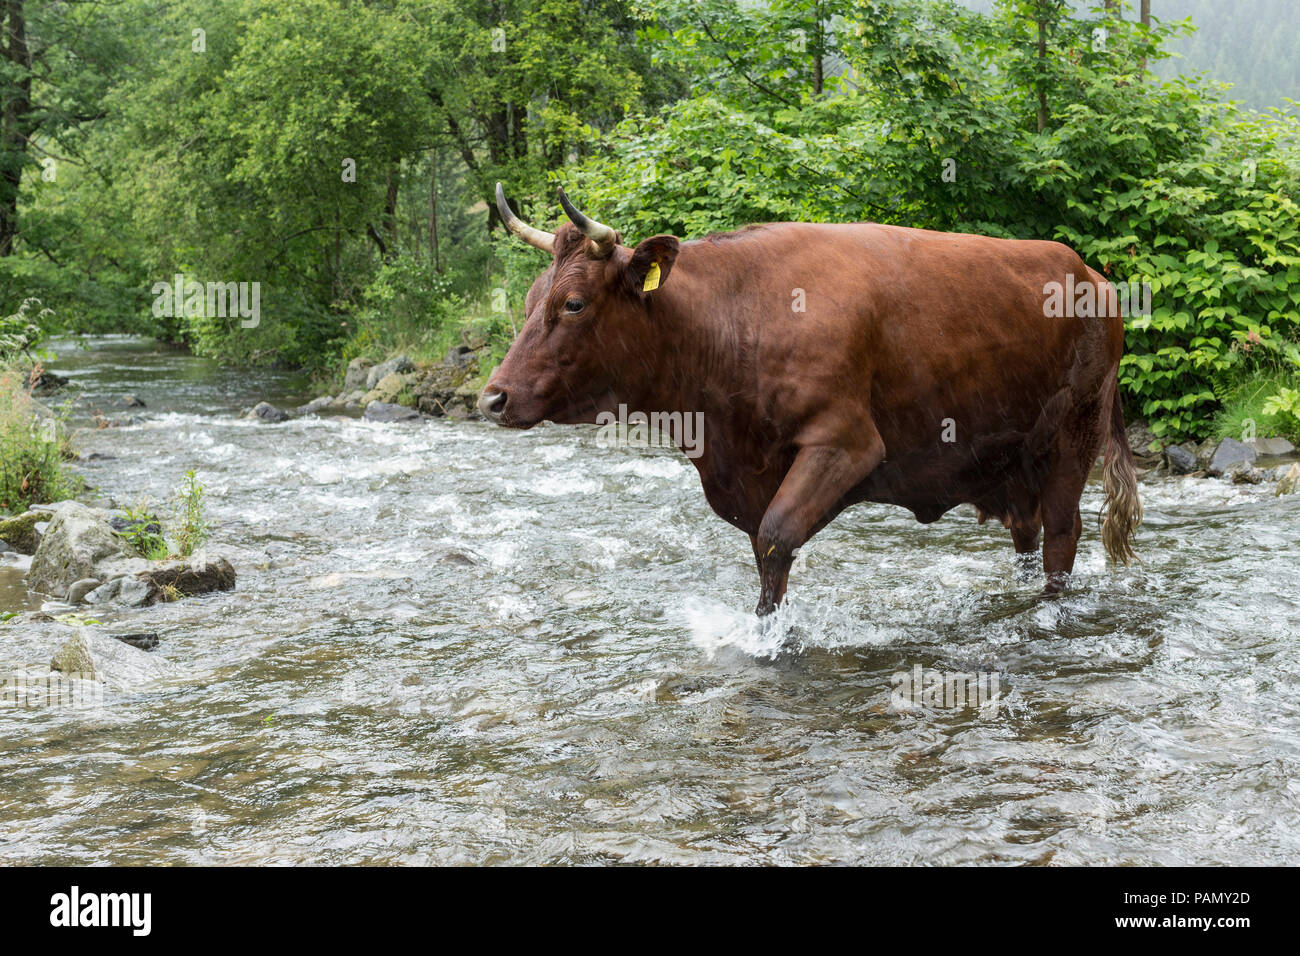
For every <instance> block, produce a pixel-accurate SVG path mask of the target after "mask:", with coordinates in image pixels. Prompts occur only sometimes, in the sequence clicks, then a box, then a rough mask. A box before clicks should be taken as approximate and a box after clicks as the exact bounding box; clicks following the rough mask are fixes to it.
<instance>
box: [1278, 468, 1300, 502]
mask: <svg viewBox="0 0 1300 956" xmlns="http://www.w3.org/2000/svg"><path fill="white" fill-rule="evenodd" d="M1296 492H1300V462H1296V463H1295V464H1293V465H1292V466H1291V467H1290V468H1289V469H1287V472H1286V474H1284V475H1283V476H1282V477H1281V478H1280V479H1279V480H1278V483H1277V494H1279V495H1293V494H1295V493H1296Z"/></svg>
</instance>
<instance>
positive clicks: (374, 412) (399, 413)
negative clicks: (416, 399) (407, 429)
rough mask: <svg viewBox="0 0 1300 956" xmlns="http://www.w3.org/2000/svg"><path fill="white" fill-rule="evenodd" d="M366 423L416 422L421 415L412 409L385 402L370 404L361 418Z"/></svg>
mask: <svg viewBox="0 0 1300 956" xmlns="http://www.w3.org/2000/svg"><path fill="white" fill-rule="evenodd" d="M362 417H364V418H365V420H366V421H368V422H418V421H420V418H421V415H420V413H419V412H417V411H416V410H415V409H414V408H407V407H406V406H405V405H393V404H390V403H387V402H371V403H370V404H368V405H367V406H366V411H365V414H364V415H363V416H362Z"/></svg>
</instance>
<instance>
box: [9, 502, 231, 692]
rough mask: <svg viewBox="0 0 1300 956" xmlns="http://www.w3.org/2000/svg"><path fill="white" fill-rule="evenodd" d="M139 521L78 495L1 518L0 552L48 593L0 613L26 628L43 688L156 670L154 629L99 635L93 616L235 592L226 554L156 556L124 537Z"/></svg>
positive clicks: (17, 628) (31, 679)
mask: <svg viewBox="0 0 1300 956" xmlns="http://www.w3.org/2000/svg"><path fill="white" fill-rule="evenodd" d="M132 524H133V518H132V517H131V516H130V515H129V514H128V513H126V512H123V511H118V510H115V509H102V508H93V507H90V506H89V505H85V504H82V503H81V502H78V501H61V502H58V503H57V504H51V505H36V506H33V507H32V509H31V510H30V511H27V512H24V513H23V514H20V515H17V516H15V517H13V518H7V519H4V520H2V521H0V557H3V558H4V560H5V563H6V564H7V565H9V566H11V567H14V568H17V569H25V570H26V584H27V587H28V589H29V590H30V591H32V592H34V593H36V594H38V595H41V596H43V597H45V598H47V599H48V600H46V602H45V604H44V605H43V607H42V609H41V610H40V611H34V612H25V613H16V614H0V627H4V628H6V630H8V631H9V632H10V633H11V634H12V633H18V632H21V633H22V634H24V635H26V646H27V647H29V648H30V659H29V660H27V661H25V662H23V667H22V668H21V670H22V673H23V674H24V675H25V676H24V681H25V682H27V683H29V684H30V686H32V687H39V688H42V690H41V691H40V692H41V693H44V692H46V691H48V690H49V688H50V687H51V686H52V685H51V680H52V677H53V676H55V675H56V672H57V674H61V675H63V679H66V680H74V681H92V682H104V681H109V682H110V683H113V684H116V685H119V686H123V685H125V684H127V683H129V682H130V680H131V679H132V678H133V675H139V674H141V673H151V672H152V671H153V670H155V669H156V668H153V667H152V666H151V665H150V664H149V663H148V662H147V661H146V660H145V658H146V657H147V652H148V651H150V650H152V649H153V648H154V647H156V646H157V645H158V643H159V637H158V635H157V634H156V633H153V632H150V631H147V630H146V631H140V630H136V629H134V628H133V629H132V630H131V631H130V632H120V631H119V629H118V628H114V629H112V630H111V631H107V632H101V631H100V627H101V624H100V622H99V621H98V620H95V619H94V618H93V617H90V616H89V615H92V614H105V613H106V612H107V613H116V612H121V611H123V610H125V609H129V608H146V607H149V606H151V605H154V604H158V603H160V602H170V601H178V600H181V599H183V598H188V597H193V596H196V595H200V594H207V593H210V592H213V591H230V590H233V589H234V587H235V580H236V574H235V569H234V566H233V565H232V564H231V563H230V561H229V560H228V559H226V558H225V557H222V556H219V555H215V554H212V553H209V552H199V553H196V554H194V555H191V556H190V557H189V558H186V559H183V560H182V559H177V558H167V559H164V560H150V559H148V558H146V557H143V556H141V555H140V554H139V553H138V551H137V550H136V549H135V547H134V546H133V545H132V544H131V541H130V540H129V539H128V537H127V536H126V533H127V532H128V531H130V530H131V528H132ZM159 530H161V529H159ZM119 616H120V615H119ZM75 689H76V688H75V687H74V690H75ZM64 690H65V691H66V690H67V688H64ZM83 691H84V688H83V689H82V691H78V692H79V693H80V692H83Z"/></svg>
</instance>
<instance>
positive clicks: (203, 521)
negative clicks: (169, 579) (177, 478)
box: [175, 470, 212, 558]
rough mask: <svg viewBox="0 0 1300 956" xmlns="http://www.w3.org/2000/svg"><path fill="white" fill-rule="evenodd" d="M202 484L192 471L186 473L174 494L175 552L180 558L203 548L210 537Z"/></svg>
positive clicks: (204, 490) (204, 491)
mask: <svg viewBox="0 0 1300 956" xmlns="http://www.w3.org/2000/svg"><path fill="white" fill-rule="evenodd" d="M206 493H207V492H206V489H205V488H204V487H203V483H202V482H200V481H199V479H198V475H196V474H195V473H194V471H192V470H191V471H187V472H186V473H185V478H184V480H183V481H182V482H181V486H180V490H179V491H178V492H177V494H176V500H177V516H176V527H175V537H176V550H177V553H178V554H179V555H180V556H181V557H182V558H188V557H189V556H190V555H191V554H193V553H194V552H195V551H197V550H198V549H199V548H201V547H203V545H204V543H205V542H206V541H207V540H208V538H209V536H210V535H211V533H212V532H211V527H210V526H209V525H208V520H207V517H206V516H205V515H204V513H203V498H204V495H205V494H206Z"/></svg>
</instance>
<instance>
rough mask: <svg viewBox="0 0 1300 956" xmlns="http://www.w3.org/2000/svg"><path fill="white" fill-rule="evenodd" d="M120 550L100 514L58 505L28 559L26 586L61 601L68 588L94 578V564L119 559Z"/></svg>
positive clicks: (69, 503)
mask: <svg viewBox="0 0 1300 956" xmlns="http://www.w3.org/2000/svg"><path fill="white" fill-rule="evenodd" d="M124 550H125V548H124V545H123V542H122V540H121V539H120V538H118V536H117V535H115V534H114V533H113V528H112V526H110V525H109V523H108V520H107V519H106V518H105V516H104V515H103V513H102V512H99V511H96V510H95V509H93V508H88V507H86V506H85V505H83V504H81V503H79V502H75V501H65V502H62V503H61V506H60V508H59V510H58V511H57V512H56V513H55V516H54V520H53V521H51V522H50V526H49V528H48V529H47V530H46V532H45V534H44V535H43V536H42V537H41V543H40V545H39V546H38V547H37V548H36V553H35V555H33V556H32V566H31V569H30V570H29V571H28V572H27V586H28V587H29V588H31V589H32V590H33V591H40V592H42V593H43V594H49V595H52V596H54V597H58V598H62V597H64V596H65V595H66V594H67V593H68V586H69V585H71V584H72V583H73V582H75V581H81V580H83V579H85V578H93V577H98V575H97V574H96V573H95V572H96V567H97V565H99V564H100V563H101V562H103V561H106V560H108V559H111V558H121V557H123V552H124Z"/></svg>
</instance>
